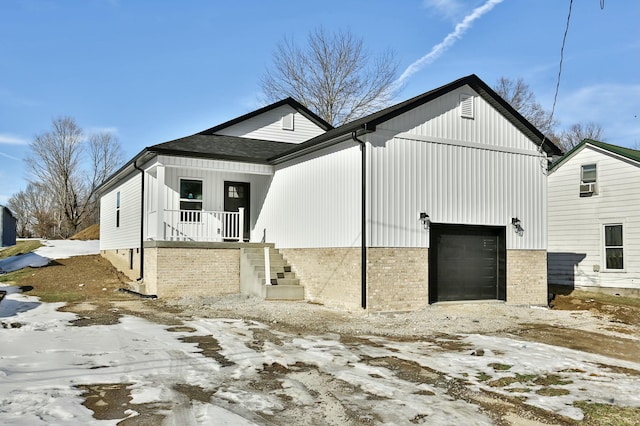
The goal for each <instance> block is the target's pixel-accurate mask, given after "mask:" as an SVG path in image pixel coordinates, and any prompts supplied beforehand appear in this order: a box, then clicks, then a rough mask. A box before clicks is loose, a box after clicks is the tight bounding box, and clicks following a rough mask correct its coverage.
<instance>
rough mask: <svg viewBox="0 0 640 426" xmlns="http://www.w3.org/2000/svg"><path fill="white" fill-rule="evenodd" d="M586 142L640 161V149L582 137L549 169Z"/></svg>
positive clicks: (551, 168) (552, 167) (550, 168)
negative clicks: (580, 140) (582, 138)
mask: <svg viewBox="0 0 640 426" xmlns="http://www.w3.org/2000/svg"><path fill="white" fill-rule="evenodd" d="M587 144H588V145H592V146H595V147H596V148H600V149H603V150H605V151H609V152H611V153H613V154H617V155H620V156H622V157H625V158H628V159H629V160H633V161H636V162H638V163H640V151H638V150H637V149H631V148H625V147H623V146H618V145H611V144H610V143H605V142H600V141H597V140H594V139H584V140H583V141H582V142H580V143H579V144H578V145H576V146H574V147H573V148H572V149H571V150H570V151H569V152H567V153H566V154H565V155H563V156H562V158H560V159H559V160H558V161H556V162H555V163H553V164H552V165H551V167H549V171H551V170H554V169H555V168H556V167H558V166H559V165H560V164H561V163H564V161H565V160H566V159H567V158H569V157H571V156H572V155H573V154H574V153H575V152H578V151H579V150H581V149H582V148H583V147H584V146H585V145H587Z"/></svg>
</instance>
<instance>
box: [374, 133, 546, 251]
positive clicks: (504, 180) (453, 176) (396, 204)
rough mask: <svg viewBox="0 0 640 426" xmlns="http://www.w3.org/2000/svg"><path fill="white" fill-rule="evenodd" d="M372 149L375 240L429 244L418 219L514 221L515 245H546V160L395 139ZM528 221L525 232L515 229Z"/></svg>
mask: <svg viewBox="0 0 640 426" xmlns="http://www.w3.org/2000/svg"><path fill="white" fill-rule="evenodd" d="M373 146H374V147H373V148H372V149H371V155H370V157H371V176H372V177H371V183H370V194H371V195H370V198H371V204H370V205H371V207H370V209H371V211H370V220H371V240H370V241H371V245H372V246H380V247H427V246H428V240H429V235H428V232H427V231H425V230H424V229H423V227H422V224H421V223H420V222H419V220H418V215H419V213H420V212H426V213H427V214H428V215H429V216H430V218H431V220H432V221H433V222H438V223H457V224H467V225H492V226H507V248H508V249H544V248H546V217H545V216H546V214H545V213H546V209H545V206H546V178H545V175H544V167H546V164H545V162H544V161H541V160H542V159H541V158H540V157H538V156H537V155H536V153H535V151H534V152H533V153H532V154H530V155H524V154H517V153H509V152H500V151H495V150H483V149H478V148H470V147H466V146H459V145H453V144H444V143H435V142H426V141H422V140H420V141H416V140H408V139H400V138H395V139H392V140H390V141H384V144H383V146H384V148H382V147H381V144H379V143H375V142H374V143H373ZM512 217H518V218H519V219H520V220H521V221H522V227H523V228H524V232H523V234H522V235H521V236H520V235H517V234H516V233H515V232H513V229H512V228H511V218H512Z"/></svg>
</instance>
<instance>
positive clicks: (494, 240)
mask: <svg viewBox="0 0 640 426" xmlns="http://www.w3.org/2000/svg"><path fill="white" fill-rule="evenodd" d="M430 230H431V232H430V234H431V237H430V238H431V240H430V247H429V303H434V302H444V301H453V300H486V299H498V300H506V274H505V259H506V249H505V228H504V227H491V226H469V225H446V224H438V223H432V224H431V228H430Z"/></svg>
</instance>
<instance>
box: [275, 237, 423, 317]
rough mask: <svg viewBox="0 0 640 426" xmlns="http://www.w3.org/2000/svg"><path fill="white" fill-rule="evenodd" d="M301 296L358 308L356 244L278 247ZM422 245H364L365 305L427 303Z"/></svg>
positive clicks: (404, 307) (398, 307) (385, 307)
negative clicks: (292, 274)
mask: <svg viewBox="0 0 640 426" xmlns="http://www.w3.org/2000/svg"><path fill="white" fill-rule="evenodd" d="M280 252H281V253H282V254H283V256H284V257H285V258H286V259H287V261H288V262H289V263H290V264H291V266H292V268H293V270H294V271H295V273H296V275H297V276H298V278H300V284H302V285H303V286H304V288H305V298H306V299H307V300H309V301H311V302H315V303H322V304H323V305H327V306H332V307H336V308H341V309H349V310H355V309H362V296H361V294H362V293H361V289H362V281H361V278H360V274H361V267H360V259H361V252H360V248H359V247H356V248H310V249H281V250H280ZM427 259H428V250H427V249H420V248H369V249H368V250H367V309H368V310H369V311H371V312H383V311H409V310H415V309H420V308H422V307H424V306H427V302H428V297H427V296H428V294H427V291H428V287H427V284H428V265H427Z"/></svg>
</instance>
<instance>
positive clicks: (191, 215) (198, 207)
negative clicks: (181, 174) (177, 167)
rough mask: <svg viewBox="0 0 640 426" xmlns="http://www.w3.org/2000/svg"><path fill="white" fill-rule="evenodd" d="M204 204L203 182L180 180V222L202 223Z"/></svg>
mask: <svg viewBox="0 0 640 426" xmlns="http://www.w3.org/2000/svg"><path fill="white" fill-rule="evenodd" d="M202 202H203V200H202V180H199V179H180V221H181V222H200V220H201V211H202Z"/></svg>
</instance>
